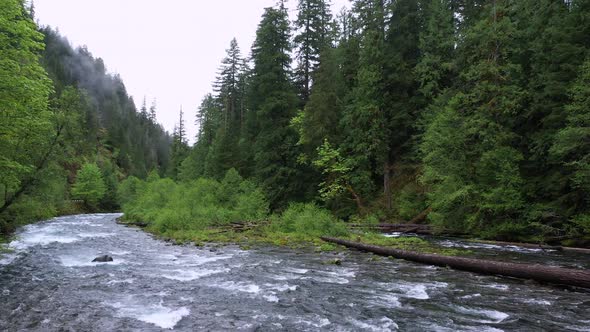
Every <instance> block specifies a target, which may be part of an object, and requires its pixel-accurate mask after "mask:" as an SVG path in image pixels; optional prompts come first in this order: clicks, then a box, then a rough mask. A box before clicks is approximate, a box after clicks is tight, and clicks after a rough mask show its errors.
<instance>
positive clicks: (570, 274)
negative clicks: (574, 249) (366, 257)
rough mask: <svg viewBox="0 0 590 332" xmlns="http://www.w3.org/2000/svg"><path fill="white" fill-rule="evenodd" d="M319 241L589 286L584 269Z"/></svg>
mask: <svg viewBox="0 0 590 332" xmlns="http://www.w3.org/2000/svg"><path fill="white" fill-rule="evenodd" d="M322 240H324V241H326V242H331V243H336V244H340V245H343V246H346V247H348V248H355V249H359V250H362V251H368V252H372V253H375V254H377V255H381V256H392V257H395V258H400V259H405V260H409V261H412V262H417V263H423V264H430V265H436V266H443V267H450V268H453V269H457V270H462V271H469V272H475V273H481V274H491V275H501V276H507V277H513V278H522V279H532V280H536V281H541V282H548V283H554V284H561V285H568V286H576V287H584V288H590V271H587V270H578V269H567V268H560V267H554V266H543V265H539V264H517V263H506V262H499V261H491V260H485V259H473V258H463V257H453V256H442V255H435V254H422V253H417V252H412V251H405V250H397V249H392V248H385V247H379V246H373V245H368V244H363V243H359V242H353V241H347V240H342V239H337V238H330V237H322Z"/></svg>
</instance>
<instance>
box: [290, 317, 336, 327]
mask: <svg viewBox="0 0 590 332" xmlns="http://www.w3.org/2000/svg"><path fill="white" fill-rule="evenodd" d="M296 322H297V323H301V324H305V325H308V326H313V327H316V328H323V327H325V326H328V325H330V324H332V322H330V320H329V319H327V318H325V317H321V316H320V315H315V316H314V317H313V318H311V319H309V320H307V319H303V318H299V319H298V320H297V321H296Z"/></svg>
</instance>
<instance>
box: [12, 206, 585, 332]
mask: <svg viewBox="0 0 590 332" xmlns="http://www.w3.org/2000/svg"><path fill="white" fill-rule="evenodd" d="M119 216H120V215H118V214H94V215H79V216H67V217H59V218H54V219H52V220H49V221H46V222H42V223H38V224H34V225H29V226H26V227H23V228H22V229H21V230H20V231H19V232H18V234H17V238H16V240H14V241H13V242H11V243H10V244H9V245H8V246H9V248H10V249H12V250H13V252H12V253H9V254H0V331H160V330H168V329H172V330H175V331H320V330H321V331H323V330H325V331H478V332H485V331H590V293H588V292H584V291H580V290H571V289H565V288H561V287H555V286H549V285H541V284H538V283H536V282H530V281H523V280H515V279H509V278H501V277H495V276H481V275H477V274H473V273H469V272H460V271H454V270H450V269H446V268H439V267H433V266H427V265H421V264H415V263H410V262H405V261H402V260H393V259H386V258H376V256H373V255H370V254H367V253H360V252H355V251H344V252H341V253H337V254H334V253H322V254H320V253H314V252H313V251H311V250H309V251H306V250H290V249H283V248H276V247H260V248H254V249H252V250H248V251H244V250H240V249H239V248H238V247H235V246H225V247H217V248H215V247H195V246H191V245H186V246H174V245H171V244H168V243H165V242H162V241H159V240H156V239H154V238H152V237H151V236H150V235H149V234H146V233H144V232H143V231H141V230H138V229H134V228H127V227H124V226H121V225H118V224H116V223H115V219H116V218H117V217H119ZM441 244H443V245H446V246H472V247H474V248H472V249H473V250H480V251H481V255H483V256H494V253H495V252H498V253H500V254H501V255H507V256H508V257H513V256H514V255H518V256H519V258H522V257H525V258H528V259H530V261H542V260H543V259H544V257H545V258H546V260H547V261H548V262H550V263H551V264H555V265H563V266H569V267H582V268H588V267H589V266H588V264H589V262H590V257H589V256H583V255H575V256H571V257H563V256H561V254H559V253H545V252H539V251H536V250H526V249H522V248H517V247H512V248H504V247H500V248H495V247H493V246H492V247H489V246H485V245H469V244H466V243H461V242H454V241H446V242H443V243H441ZM102 254H108V255H111V256H112V257H113V258H114V261H113V262H111V263H92V262H91V261H92V259H93V258H95V257H97V256H99V255H102ZM336 257H338V258H339V259H341V261H342V265H340V266H338V265H331V264H326V262H327V261H329V260H333V259H334V258H336Z"/></svg>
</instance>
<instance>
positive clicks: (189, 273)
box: [162, 269, 229, 281]
mask: <svg viewBox="0 0 590 332" xmlns="http://www.w3.org/2000/svg"><path fill="white" fill-rule="evenodd" d="M228 271H229V270H228V269H219V270H206V269H200V270H167V271H165V274H162V277H164V278H166V279H170V280H178V281H191V280H196V279H199V278H202V277H205V276H209V275H212V274H217V273H222V272H228Z"/></svg>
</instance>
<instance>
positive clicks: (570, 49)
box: [169, 0, 590, 240]
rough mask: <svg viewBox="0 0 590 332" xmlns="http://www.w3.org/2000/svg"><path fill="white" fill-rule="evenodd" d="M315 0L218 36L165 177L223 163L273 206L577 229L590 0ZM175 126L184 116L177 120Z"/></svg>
mask: <svg viewBox="0 0 590 332" xmlns="http://www.w3.org/2000/svg"><path fill="white" fill-rule="evenodd" d="M330 8H331V6H330V3H329V2H328V1H326V0H299V1H298V14H297V17H296V20H295V21H293V22H291V21H290V20H289V15H288V11H287V9H286V7H285V4H284V1H279V3H278V4H277V5H276V6H275V7H272V8H266V9H265V12H264V14H263V16H262V19H261V22H260V24H259V25H258V29H257V33H256V39H255V42H254V44H253V45H252V48H251V52H250V56H248V57H245V56H244V55H243V54H242V53H241V52H240V49H239V47H238V43H237V41H236V40H232V41H231V43H230V47H229V48H228V50H227V55H226V57H225V58H224V59H223V61H222V63H221V67H220V70H219V76H218V77H217V79H216V81H215V84H214V85H213V89H212V93H211V94H208V95H207V96H205V98H204V99H203V101H202V103H201V105H200V107H199V110H198V115H197V119H196V121H197V122H198V124H199V132H198V135H197V141H196V144H195V145H194V146H193V147H192V148H189V147H188V146H187V145H186V144H183V142H186V138H185V137H183V135H185V134H184V133H183V132H182V131H180V130H179V131H177V134H176V135H175V137H176V139H175V140H176V141H177V143H178V144H176V147H173V149H172V157H171V160H172V163H173V164H174V166H173V171H172V172H170V173H169V176H171V177H173V178H174V179H176V180H180V181H190V180H194V179H197V178H200V177H207V178H213V179H217V180H221V179H222V178H223V176H224V174H226V172H227V171H228V170H229V169H231V168H235V169H236V170H238V172H239V173H240V175H242V176H243V177H245V178H248V179H253V180H254V181H255V182H256V183H258V184H259V185H260V186H261V187H262V188H263V190H264V192H265V193H266V197H267V198H268V200H269V203H270V207H271V209H272V210H282V209H285V208H286V207H287V205H288V204H289V203H290V202H301V201H317V202H322V204H323V205H324V206H326V207H327V208H329V209H331V210H332V211H333V213H335V214H336V215H337V216H339V217H343V218H349V217H351V216H353V215H356V216H358V217H360V218H361V219H367V220H377V219H380V220H396V219H397V220H409V219H411V218H412V217H414V216H416V215H418V214H420V213H421V212H424V211H427V212H429V213H428V220H429V222H431V223H432V224H434V225H435V226H437V227H438V228H440V229H446V230H450V231H457V232H462V233H465V232H468V233H471V234H475V235H479V236H484V237H490V238H502V239H517V238H521V239H522V238H526V239H529V240H532V239H537V240H539V239H559V240H568V239H569V240H571V239H580V238H583V237H586V239H587V238H588V235H589V234H590V210H589V206H590V204H589V203H590V202H589V197H590V196H589V191H590V159H589V158H590V157H589V156H590V154H589V152H590V143H589V139H590V129H589V125H590V109H589V107H590V88H589V87H588V86H589V85H588V83H589V80H590V60H589V59H588V56H589V52H588V51H589V50H590V38H589V37H588V36H590V15H589V13H590V1H588V0H540V1H538V0H535V1H532V0H522V1H510V0H396V1H392V0H354V1H352V8H351V9H350V10H346V9H343V10H342V11H341V12H339V13H338V14H336V15H334V14H333V13H332V12H331V10H330ZM181 126H182V125H181Z"/></svg>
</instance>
